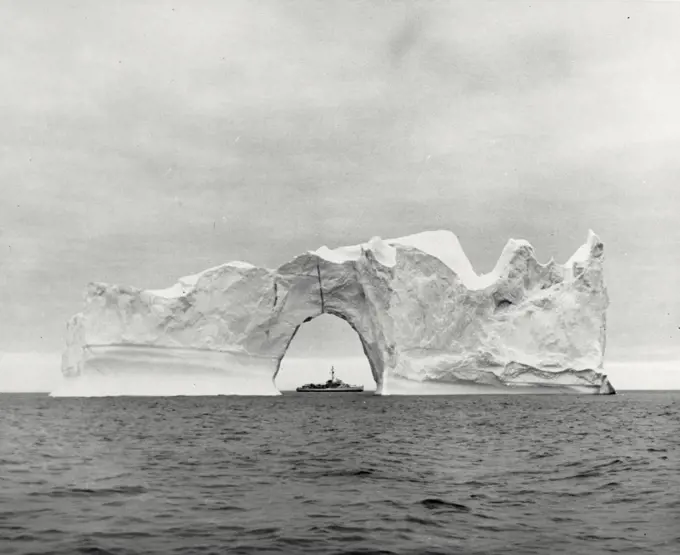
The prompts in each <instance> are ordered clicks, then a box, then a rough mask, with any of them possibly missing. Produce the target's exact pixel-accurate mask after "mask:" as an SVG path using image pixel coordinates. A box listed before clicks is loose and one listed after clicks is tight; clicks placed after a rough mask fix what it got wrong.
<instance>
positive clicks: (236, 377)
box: [50, 345, 280, 397]
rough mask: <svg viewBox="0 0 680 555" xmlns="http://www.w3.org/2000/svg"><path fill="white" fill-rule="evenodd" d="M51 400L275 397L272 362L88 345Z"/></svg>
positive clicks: (184, 351)
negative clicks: (79, 365)
mask: <svg viewBox="0 0 680 555" xmlns="http://www.w3.org/2000/svg"><path fill="white" fill-rule="evenodd" d="M83 362H84V364H83V366H84V369H83V371H82V372H81V373H80V374H78V375H76V376H66V377H64V379H63V381H62V383H61V385H60V386H59V387H58V388H57V389H55V390H54V391H53V392H52V393H51V394H50V396H52V397H115V396H143V397H168V396H206V395H280V392H279V390H278V389H276V386H275V385H274V382H273V380H272V376H273V374H274V371H275V369H276V360H274V359H271V358H266V357H253V356H250V355H245V354H241V353H228V352H220V351H210V350H201V349H185V348H175V349H172V348H153V347H148V346H128V345H115V346H111V345H106V346H98V347H97V346H89V347H88V348H87V357H86V358H85V360H84V361H83Z"/></svg>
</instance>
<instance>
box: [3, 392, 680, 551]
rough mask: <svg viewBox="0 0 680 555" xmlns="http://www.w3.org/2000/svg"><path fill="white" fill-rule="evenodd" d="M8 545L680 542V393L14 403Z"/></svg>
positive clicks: (7, 482)
mask: <svg viewBox="0 0 680 555" xmlns="http://www.w3.org/2000/svg"><path fill="white" fill-rule="evenodd" d="M0 553H2V554H3V555H11V554H28V553H45V554H47V553H49V554H69V555H70V554H76V553H92V554H94V553H101V554H106V553H111V554H137V553H140V554H142V553H143V554H152V553H158V554H164V555H165V554H175V553H176V554H192V553H196V554H199V553H201V554H203V553H230V554H239V553H286V554H290V553H314V554H326V553H404V554H406V553H408V554H421V553H442V554H444V553H446V554H455V553H466V554H473V553H479V554H492V553H499V554H500V553H502V554H504V555H507V554H511V553H518V554H520V553H521V554H530V553H550V554H554V553H570V554H581V553H587V554H595V553H634V554H642V553H655V554H677V553H680V393H678V392H665V393H664V392H649V393H643V392H623V393H622V394H620V395H616V396H611V397H607V396H605V397H597V396H571V395H570V396H552V395H551V396H539V395H536V396H501V395H499V396H459V397H375V396H372V395H366V394H356V395H355V394H342V395H313V394H286V395H283V396H281V397H266V398H257V397H252V398H250V397H237V398H230V397H202V398H199V397H175V398H108V399H107V398H104V399H101V398H100V399H94V398H93V399H53V398H49V397H47V396H44V395H20V394H12V395H0Z"/></svg>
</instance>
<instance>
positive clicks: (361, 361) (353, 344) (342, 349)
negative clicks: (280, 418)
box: [273, 313, 377, 391]
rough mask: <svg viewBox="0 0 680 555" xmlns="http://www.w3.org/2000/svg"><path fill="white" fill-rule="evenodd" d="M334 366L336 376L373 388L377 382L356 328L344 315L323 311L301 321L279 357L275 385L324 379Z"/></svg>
mask: <svg viewBox="0 0 680 555" xmlns="http://www.w3.org/2000/svg"><path fill="white" fill-rule="evenodd" d="M331 366H334V367H335V370H336V372H337V373H336V377H338V378H340V379H342V380H343V381H344V382H346V383H351V384H357V385H363V386H364V388H365V391H373V390H375V389H376V387H377V384H376V381H375V378H374V377H373V375H372V373H371V366H370V362H369V360H368V358H367V356H366V353H365V351H364V348H363V345H362V342H361V338H360V336H359V334H358V333H357V331H356V330H354V329H353V328H352V326H351V325H349V323H348V322H347V321H346V320H344V319H343V318H342V317H340V316H337V315H334V314H329V313H324V314H320V315H319V316H316V317H314V318H312V319H310V320H307V321H306V322H303V323H302V324H300V325H299V326H298V327H297V328H296V329H295V331H294V333H293V337H292V339H291V340H290V342H289V344H288V347H287V349H286V352H285V353H284V355H283V356H282V357H281V358H280V359H279V360H278V361H277V368H276V372H275V374H274V377H273V380H274V387H276V389H277V390H278V391H290V390H294V389H295V388H296V387H298V386H300V385H302V384H305V383H310V382H313V383H321V382H325V381H326V380H327V379H328V378H329V374H328V373H329V370H330V367H331Z"/></svg>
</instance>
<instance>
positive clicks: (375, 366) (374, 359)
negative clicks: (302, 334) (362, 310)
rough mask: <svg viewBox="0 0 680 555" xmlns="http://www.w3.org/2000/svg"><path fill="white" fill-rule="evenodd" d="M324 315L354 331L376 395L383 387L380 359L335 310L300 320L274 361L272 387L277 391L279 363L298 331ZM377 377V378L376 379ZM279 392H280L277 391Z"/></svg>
mask: <svg viewBox="0 0 680 555" xmlns="http://www.w3.org/2000/svg"><path fill="white" fill-rule="evenodd" d="M324 315H329V316H334V317H336V318H338V319H339V320H342V321H343V322H345V323H346V324H348V325H349V327H350V328H351V329H352V331H354V333H355V334H356V336H357V337H358V338H359V344H360V345H361V349H362V351H363V354H364V356H365V357H366V360H367V361H368V364H369V368H370V370H371V378H372V379H373V383H374V384H375V388H376V393H379V392H381V390H382V385H383V380H382V379H380V377H382V374H383V363H382V359H381V358H380V357H378V356H376V353H375V349H371V346H370V344H369V343H368V341H367V340H366V339H365V338H364V337H363V335H362V334H361V333H360V332H359V330H358V329H357V328H356V326H355V325H353V323H352V322H351V320H350V318H349V317H347V316H345V315H344V314H343V312H342V311H339V310H335V309H326V310H325V311H324V312H321V313H319V314H316V315H314V316H308V317H306V318H304V319H303V320H302V322H301V323H299V324H298V325H297V326H296V327H295V329H294V330H293V333H292V334H291V336H290V338H289V339H288V341H287V343H286V345H285V348H284V351H283V353H282V354H281V355H280V356H279V357H278V358H277V360H276V370H275V371H274V374H273V376H272V384H273V385H274V387H275V388H276V389H277V390H279V388H278V386H277V385H276V379H277V377H279V373H280V372H281V363H282V362H283V359H284V358H285V357H286V354H287V353H288V350H289V348H290V346H291V344H292V343H293V340H294V339H295V337H296V336H297V334H298V332H299V331H300V328H302V326H304V325H305V324H307V323H309V322H312V321H313V320H316V319H317V318H318V317H319V316H324ZM376 376H377V378H376ZM279 391H280V390H279Z"/></svg>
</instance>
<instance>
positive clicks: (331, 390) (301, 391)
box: [295, 387, 364, 393]
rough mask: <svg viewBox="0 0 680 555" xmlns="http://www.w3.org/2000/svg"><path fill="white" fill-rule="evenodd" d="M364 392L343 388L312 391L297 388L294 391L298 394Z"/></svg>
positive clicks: (359, 389) (312, 389)
mask: <svg viewBox="0 0 680 555" xmlns="http://www.w3.org/2000/svg"><path fill="white" fill-rule="evenodd" d="M363 390H364V388H363V387H343V388H334V389H332V388H328V389H325V388H319V389H314V388H311V387H309V388H307V387H298V388H297V389H296V390H295V391H297V392H298V393H361V392H362V391H363Z"/></svg>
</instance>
